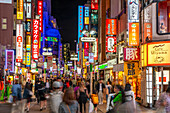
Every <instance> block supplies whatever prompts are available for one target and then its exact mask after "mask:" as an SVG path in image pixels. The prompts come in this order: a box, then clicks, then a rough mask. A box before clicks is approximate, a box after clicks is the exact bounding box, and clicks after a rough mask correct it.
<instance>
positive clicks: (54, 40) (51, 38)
mask: <svg viewBox="0 0 170 113" xmlns="http://www.w3.org/2000/svg"><path fill="white" fill-rule="evenodd" d="M41 41H43V37H41ZM45 41H51V42H58V39H57V38H56V37H45Z"/></svg>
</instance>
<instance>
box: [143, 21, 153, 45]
mask: <svg viewBox="0 0 170 113" xmlns="http://www.w3.org/2000/svg"><path fill="white" fill-rule="evenodd" d="M147 37H148V38H149V39H150V40H152V23H144V40H143V42H144V43H145V42H146V38H147Z"/></svg>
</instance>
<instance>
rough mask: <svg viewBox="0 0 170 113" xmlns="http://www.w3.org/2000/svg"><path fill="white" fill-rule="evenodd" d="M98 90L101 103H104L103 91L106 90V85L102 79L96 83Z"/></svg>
mask: <svg viewBox="0 0 170 113" xmlns="http://www.w3.org/2000/svg"><path fill="white" fill-rule="evenodd" d="M96 90H97V92H98V97H99V105H100V104H103V93H104V91H105V85H104V84H103V81H102V79H100V80H99V83H98V84H97V85H96Z"/></svg>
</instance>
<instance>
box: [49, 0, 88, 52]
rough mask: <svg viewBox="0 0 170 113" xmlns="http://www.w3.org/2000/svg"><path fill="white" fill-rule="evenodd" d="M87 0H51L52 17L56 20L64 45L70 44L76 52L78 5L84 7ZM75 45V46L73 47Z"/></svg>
mask: <svg viewBox="0 0 170 113" xmlns="http://www.w3.org/2000/svg"><path fill="white" fill-rule="evenodd" d="M86 2H87V0H51V7H52V8H51V10H52V16H54V18H56V21H57V24H58V27H59V31H60V34H61V37H62V38H63V41H62V42H63V43H70V45H71V50H75V42H74V40H77V37H78V36H77V31H78V30H77V29H78V5H84V4H85V3H86ZM73 44H74V45H73Z"/></svg>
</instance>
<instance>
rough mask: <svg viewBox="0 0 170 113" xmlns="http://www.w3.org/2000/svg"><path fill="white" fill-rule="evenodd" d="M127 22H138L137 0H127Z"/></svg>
mask: <svg viewBox="0 0 170 113" xmlns="http://www.w3.org/2000/svg"><path fill="white" fill-rule="evenodd" d="M128 22H139V0H128Z"/></svg>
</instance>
